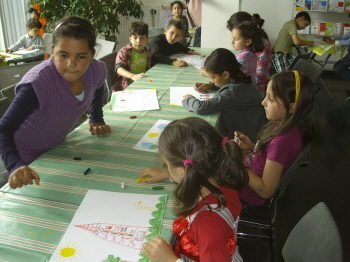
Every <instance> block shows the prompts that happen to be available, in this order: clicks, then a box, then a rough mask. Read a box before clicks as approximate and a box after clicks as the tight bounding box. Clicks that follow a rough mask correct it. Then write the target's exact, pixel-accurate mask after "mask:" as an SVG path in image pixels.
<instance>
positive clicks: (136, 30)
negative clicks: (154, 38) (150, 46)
mask: <svg viewBox="0 0 350 262" xmlns="http://www.w3.org/2000/svg"><path fill="white" fill-rule="evenodd" d="M136 34H137V35H140V36H141V35H145V36H146V37H148V25H147V24H145V23H143V22H132V23H131V24H130V26H129V36H132V35H136Z"/></svg>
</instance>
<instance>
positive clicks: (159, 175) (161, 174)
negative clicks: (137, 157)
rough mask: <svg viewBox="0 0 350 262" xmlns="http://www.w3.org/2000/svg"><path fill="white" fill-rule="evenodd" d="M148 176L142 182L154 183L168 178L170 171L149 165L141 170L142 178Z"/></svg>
mask: <svg viewBox="0 0 350 262" xmlns="http://www.w3.org/2000/svg"><path fill="white" fill-rule="evenodd" d="M147 176H148V177H149V178H147V179H145V180H143V181H141V182H142V183H154V182H158V181H161V180H164V179H167V178H169V171H168V169H160V168H155V167H148V168H145V169H144V170H142V171H141V175H140V178H142V177H147Z"/></svg>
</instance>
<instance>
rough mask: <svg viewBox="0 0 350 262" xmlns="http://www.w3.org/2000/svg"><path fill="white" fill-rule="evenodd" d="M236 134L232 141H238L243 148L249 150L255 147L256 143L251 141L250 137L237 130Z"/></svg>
mask: <svg viewBox="0 0 350 262" xmlns="http://www.w3.org/2000/svg"><path fill="white" fill-rule="evenodd" d="M234 134H235V137H234V139H233V140H232V141H233V142H235V143H237V144H238V145H239V147H240V148H241V149H242V150H247V151H249V150H253V149H254V146H255V145H254V144H253V143H252V141H250V138H249V137H247V136H246V135H244V134H243V133H241V132H238V131H235V133H234Z"/></svg>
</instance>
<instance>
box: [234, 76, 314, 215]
mask: <svg viewBox="0 0 350 262" xmlns="http://www.w3.org/2000/svg"><path fill="white" fill-rule="evenodd" d="M313 99H314V87H313V84H312V82H311V80H310V79H309V77H308V76H307V75H305V74H303V73H299V72H298V71H284V72H281V73H278V74H276V75H274V76H273V77H272V79H271V81H270V82H269V83H268V85H267V91H266V97H265V99H264V100H263V102H262V105H263V106H264V108H265V113H266V117H267V119H268V120H269V122H268V123H267V124H266V125H265V126H263V127H262V129H261V130H260V131H259V133H258V139H257V140H258V142H257V143H256V144H255V145H254V144H253V143H252V142H251V141H250V139H249V138H248V137H247V136H246V135H244V134H242V133H241V132H238V131H236V132H235V138H234V141H235V142H236V143H237V144H238V145H239V146H240V147H241V149H243V150H244V151H246V154H245V156H246V158H245V160H249V161H245V164H246V165H249V166H250V167H249V168H247V171H248V175H249V183H248V187H247V188H245V189H244V190H242V191H241V192H240V198H241V200H242V202H243V204H244V206H247V208H248V209H249V206H261V205H263V204H264V202H265V199H268V198H270V197H272V195H273V194H274V192H275V190H276V188H277V185H278V182H279V180H280V178H281V176H282V174H283V172H284V171H285V170H286V169H287V168H288V167H289V165H290V164H291V163H292V162H293V161H294V159H295V158H296V157H297V155H298V154H299V153H300V151H301V150H302V148H303V145H305V144H306V143H307V142H309V141H310V140H311V138H312V137H313V136H314V133H315V127H316V122H315V117H314V114H313ZM247 212H248V213H249V211H247Z"/></svg>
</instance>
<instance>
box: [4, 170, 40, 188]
mask: <svg viewBox="0 0 350 262" xmlns="http://www.w3.org/2000/svg"><path fill="white" fill-rule="evenodd" d="M33 180H34V181H35V184H37V185H39V184H40V177H39V175H38V174H37V173H36V172H35V171H34V170H33V169H31V168H30V167H28V166H21V167H19V168H17V169H16V170H15V171H13V172H12V173H11V175H10V177H9V184H10V187H11V188H17V187H22V186H23V185H32V184H33Z"/></svg>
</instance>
